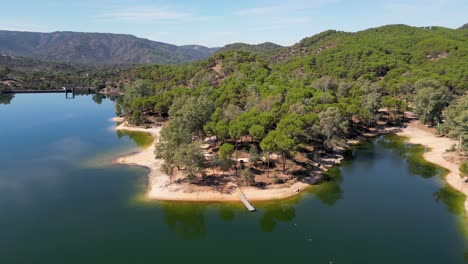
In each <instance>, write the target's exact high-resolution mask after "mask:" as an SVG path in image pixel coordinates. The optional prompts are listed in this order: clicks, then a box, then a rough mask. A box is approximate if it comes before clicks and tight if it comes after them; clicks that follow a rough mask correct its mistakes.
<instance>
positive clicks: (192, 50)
mask: <svg viewBox="0 0 468 264" xmlns="http://www.w3.org/2000/svg"><path fill="white" fill-rule="evenodd" d="M216 50H217V48H207V47H204V46H200V45H186V46H176V45H172V44H167V43H162V42H157V41H152V40H148V39H143V38H138V37H135V36H133V35H125V34H111V33H82V32H69V31H65V32H52V33H37V32H19V31H0V54H3V55H10V56H21V57H29V58H35V59H40V60H47V61H56V62H69V63H78V64H154V63H156V64H177V63H185V62H191V61H195V60H200V59H205V58H207V57H209V56H210V55H211V54H213V53H214V52H215V51H216Z"/></svg>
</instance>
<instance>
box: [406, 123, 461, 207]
mask: <svg viewBox="0 0 468 264" xmlns="http://www.w3.org/2000/svg"><path fill="white" fill-rule="evenodd" d="M397 135H399V136H404V137H406V138H408V142H410V143H412V144H420V145H423V146H426V147H428V148H430V150H429V151H426V152H425V153H424V159H426V160H427V161H429V162H432V163H434V164H437V165H439V166H441V167H444V168H446V169H447V170H449V173H448V174H447V175H446V176H445V180H446V181H447V183H448V184H449V185H450V186H451V187H452V188H454V189H456V190H458V191H459V192H461V193H463V194H464V195H465V197H468V184H467V183H465V182H464V181H463V179H462V178H461V177H460V174H459V165H458V164H455V163H453V162H449V161H447V160H445V159H444V157H443V154H444V153H445V152H446V150H447V149H450V147H451V146H452V145H453V144H457V143H458V142H457V141H455V140H452V139H449V138H446V137H438V136H436V135H435V134H433V133H431V132H429V131H425V130H423V129H421V128H419V127H418V121H414V122H412V123H410V124H408V126H407V127H405V128H403V129H402V131H401V132H399V133H397ZM464 205H465V211H466V212H467V214H468V199H465V204H464Z"/></svg>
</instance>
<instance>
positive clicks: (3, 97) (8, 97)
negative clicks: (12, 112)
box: [0, 94, 15, 105]
mask: <svg viewBox="0 0 468 264" xmlns="http://www.w3.org/2000/svg"><path fill="white" fill-rule="evenodd" d="M13 98H15V95H14V94H0V104H5V105H7V104H10V103H11V101H12V100H13Z"/></svg>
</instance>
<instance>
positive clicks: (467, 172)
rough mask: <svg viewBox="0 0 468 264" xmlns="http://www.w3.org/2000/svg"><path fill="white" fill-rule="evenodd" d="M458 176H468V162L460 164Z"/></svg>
mask: <svg viewBox="0 0 468 264" xmlns="http://www.w3.org/2000/svg"><path fill="white" fill-rule="evenodd" d="M460 176H462V177H467V176H468V161H466V160H465V161H464V162H462V164H460Z"/></svg>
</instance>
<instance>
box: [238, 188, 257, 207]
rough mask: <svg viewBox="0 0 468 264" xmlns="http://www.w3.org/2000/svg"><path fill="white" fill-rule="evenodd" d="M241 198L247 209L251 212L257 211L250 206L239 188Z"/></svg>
mask: <svg viewBox="0 0 468 264" xmlns="http://www.w3.org/2000/svg"><path fill="white" fill-rule="evenodd" d="M239 197H240V199H241V201H242V202H243V203H244V205H245V207H247V209H249V211H250V212H254V211H255V208H254V207H253V206H252V205H251V204H250V202H249V201H248V200H247V198H246V197H245V195H244V193H243V192H242V190H241V189H240V188H239Z"/></svg>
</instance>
